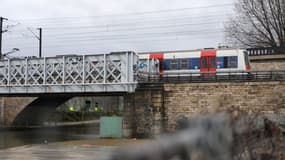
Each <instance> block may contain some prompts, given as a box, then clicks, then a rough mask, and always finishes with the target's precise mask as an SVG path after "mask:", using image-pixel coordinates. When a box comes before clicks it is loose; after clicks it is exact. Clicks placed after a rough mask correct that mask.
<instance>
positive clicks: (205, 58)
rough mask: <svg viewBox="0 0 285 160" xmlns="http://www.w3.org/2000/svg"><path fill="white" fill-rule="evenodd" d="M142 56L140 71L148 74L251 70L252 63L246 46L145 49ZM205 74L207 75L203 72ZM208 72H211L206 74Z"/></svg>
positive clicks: (140, 57)
mask: <svg viewBox="0 0 285 160" xmlns="http://www.w3.org/2000/svg"><path fill="white" fill-rule="evenodd" d="M138 55H139V65H138V68H139V72H140V73H148V74H152V73H153V74H155V73H157V74H159V75H160V76H164V75H174V76H175V75H176V74H182V75H183V73H192V74H193V75H197V76H201V75H208V76H209V75H210V76H211V75H216V74H222V73H224V72H235V73H238V72H245V73H246V72H249V71H250V70H251V66H250V63H249V58H248V54H247V51H246V50H245V49H228V48H226V49H214V48H206V49H201V50H184V51H166V52H143V53H138ZM203 73H204V74H203ZM206 73H208V74H206Z"/></svg>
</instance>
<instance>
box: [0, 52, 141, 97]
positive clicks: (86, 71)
mask: <svg viewBox="0 0 285 160" xmlns="http://www.w3.org/2000/svg"><path fill="white" fill-rule="evenodd" d="M137 61H138V57H137V55H136V54H135V53H134V52H118V53H111V54H98V55H71V56H57V57H47V58H26V59H11V60H3V61H0V93H6V92H8V91H9V92H11V91H10V89H12V90H14V91H15V92H25V90H26V89H27V87H30V88H31V87H34V89H33V91H34V92H47V90H49V91H50V92H62V91H64V92H76V91H79V92H82V91H83V90H81V89H84V90H86V89H87V91H88V87H83V88H82V87H81V88H80V89H76V87H75V86H94V85H101V86H102V87H101V88H105V89H104V90H106V87H108V86H109V87H113V91H117V90H118V91H132V90H133V89H132V88H134V87H130V90H129V89H127V88H126V89H124V88H125V87H128V86H127V85H133V84H135V83H136V79H135V73H136V67H135V65H136V63H137ZM119 85H122V86H123V87H120V86H119ZM124 85H125V86H124ZM61 86H70V87H71V86H72V88H70V87H69V89H68V87H64V88H59V87H61ZM21 87H22V88H21ZM23 87H25V88H23ZM36 87H38V88H36ZM39 87H43V88H42V89H40V88H39ZM46 87H49V88H46ZM8 89H9V90H8ZM28 89H29V88H28ZM66 89H67V90H66ZM96 89H98V91H102V89H100V88H93V91H95V92H97V90H96ZM30 91H31V90H30ZM89 91H90V92H91V91H92V90H91V89H89ZM31 92H32V91H31Z"/></svg>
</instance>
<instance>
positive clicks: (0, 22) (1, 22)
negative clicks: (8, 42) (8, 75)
mask: <svg viewBox="0 0 285 160" xmlns="http://www.w3.org/2000/svg"><path fill="white" fill-rule="evenodd" d="M4 20H8V19H7V18H3V17H0V60H2V34H3V33H4V31H3V21H4Z"/></svg>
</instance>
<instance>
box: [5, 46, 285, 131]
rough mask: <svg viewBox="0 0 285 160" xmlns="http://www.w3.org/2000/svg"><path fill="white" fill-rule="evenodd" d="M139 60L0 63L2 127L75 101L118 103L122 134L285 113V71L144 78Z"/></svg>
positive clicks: (122, 56) (115, 56)
mask: <svg viewBox="0 0 285 160" xmlns="http://www.w3.org/2000/svg"><path fill="white" fill-rule="evenodd" d="M137 61H138V57H137V56H136V54H135V53H134V52H117V53H111V54H102V55H85V56H76V55H69V56H57V57H51V58H36V59H18V60H17V59H15V60H5V61H0V95H1V96H2V97H4V98H2V99H1V102H0V119H1V120H0V122H1V124H2V125H3V126H11V125H16V124H19V125H26V124H27V125H38V124H40V123H41V122H43V121H44V120H45V119H46V118H47V117H48V116H49V115H48V114H47V113H50V112H52V111H54V109H55V108H56V107H58V106H59V105H60V104H62V103H64V102H66V101H67V100H68V99H71V98H72V97H76V96H121V97H123V105H124V113H123V118H124V124H123V127H124V135H125V136H133V135H149V134H150V135H154V134H159V133H160V132H162V131H163V130H167V131H172V130H174V129H175V123H176V121H177V120H178V119H179V118H181V117H191V116H193V115H195V114H197V113H204V112H211V111H213V110H222V109H225V110H227V109H234V108H235V109H240V110H244V111H247V112H256V111H260V112H263V113H266V114H267V113H268V114H269V113H282V114H284V115H285V110H284V108H285V103H284V102H285V101H284V100H285V95H284V93H285V83H284V81H285V71H274V70H273V71H254V72H251V73H250V76H248V75H246V76H244V74H240V73H231V72H228V73H222V76H219V74H215V76H210V77H207V76H206V77H200V78H199V76H196V75H193V74H191V73H189V74H188V75H185V74H184V75H183V76H181V75H180V76H179V75H178V76H176V77H174V78H173V76H165V77H159V76H148V78H147V79H145V78H144V79H143V80H142V79H139V78H140V77H139V76H138V75H137V73H136V67H137V66H136V64H137ZM237 74H240V75H241V76H236V75H237ZM197 77H198V78H197Z"/></svg>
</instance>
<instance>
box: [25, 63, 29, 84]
mask: <svg viewBox="0 0 285 160" xmlns="http://www.w3.org/2000/svg"><path fill="white" fill-rule="evenodd" d="M27 84H28V58H26V59H25V85H27Z"/></svg>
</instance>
